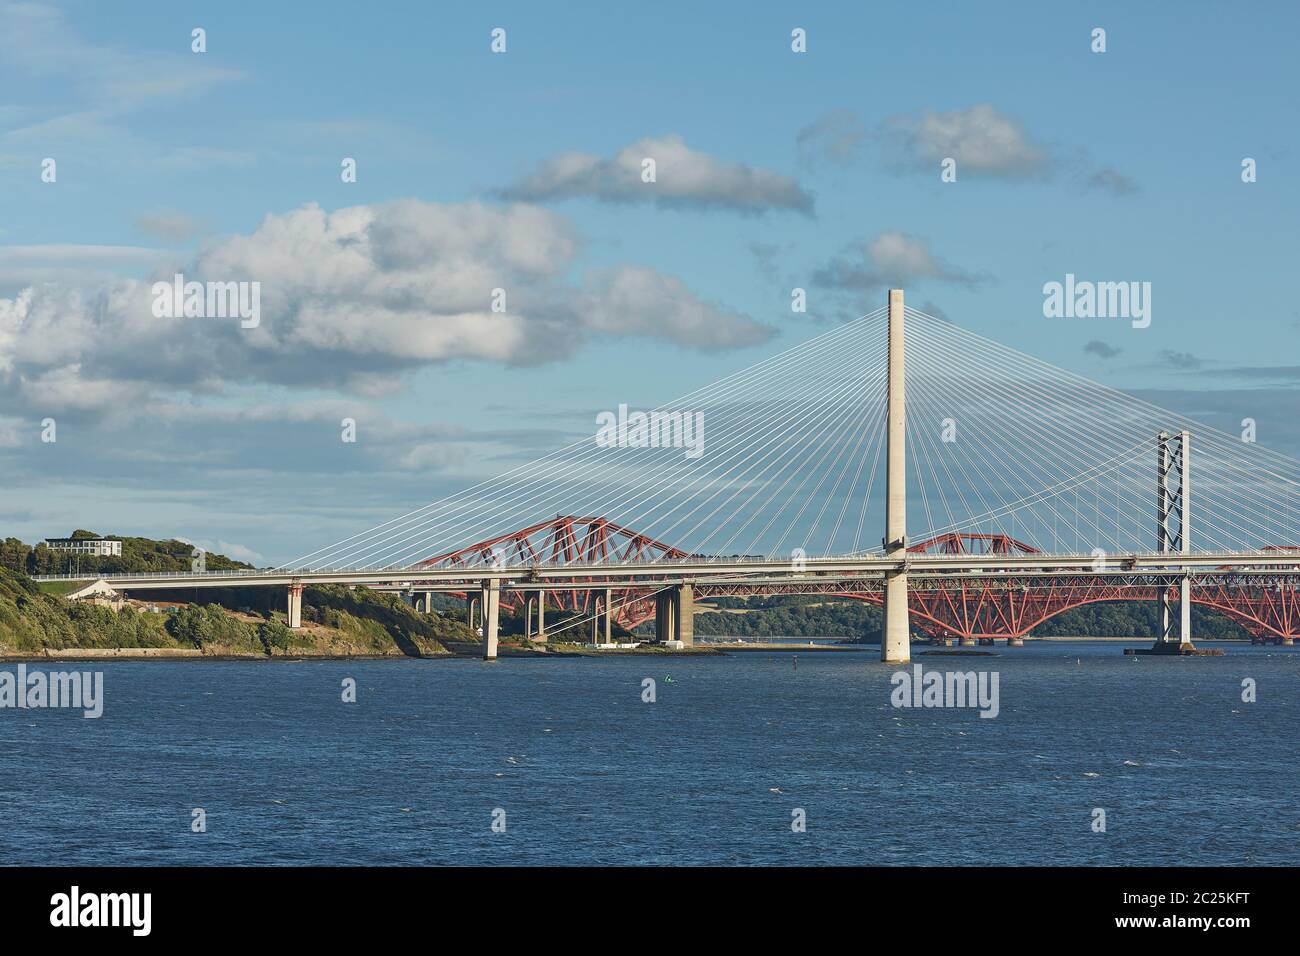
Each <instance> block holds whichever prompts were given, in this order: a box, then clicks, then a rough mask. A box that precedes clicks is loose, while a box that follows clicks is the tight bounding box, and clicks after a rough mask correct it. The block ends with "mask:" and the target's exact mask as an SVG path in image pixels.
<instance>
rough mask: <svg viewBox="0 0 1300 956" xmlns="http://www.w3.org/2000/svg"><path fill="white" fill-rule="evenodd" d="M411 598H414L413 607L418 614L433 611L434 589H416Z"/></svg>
mask: <svg viewBox="0 0 1300 956" xmlns="http://www.w3.org/2000/svg"><path fill="white" fill-rule="evenodd" d="M411 598H412V600H411V607H413V608H414V609H415V611H416V613H417V614H432V613H433V592H432V591H416V592H415V593H414V594H412V595H411Z"/></svg>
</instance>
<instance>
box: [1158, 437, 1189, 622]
mask: <svg viewBox="0 0 1300 956" xmlns="http://www.w3.org/2000/svg"><path fill="white" fill-rule="evenodd" d="M1191 498H1192V470H1191V432H1187V431H1183V432H1179V433H1178V435H1177V436H1171V435H1170V434H1169V433H1168V432H1161V433H1160V434H1159V436H1157V438H1156V522H1157V524H1156V535H1157V544H1158V548H1157V550H1158V551H1159V552H1160V553H1161V554H1174V553H1181V554H1187V553H1188V552H1190V551H1191V550H1192V547H1191V545H1192V541H1191V532H1192V526H1191ZM1185 571H1186V569H1184V572H1185ZM1178 584H1179V590H1178V633H1177V636H1176V637H1175V635H1174V608H1173V600H1172V598H1171V596H1170V589H1169V588H1168V587H1162V588H1161V589H1160V622H1159V624H1160V635H1159V637H1158V638H1157V641H1158V643H1160V644H1164V645H1169V644H1172V643H1175V642H1176V643H1177V644H1178V645H1179V646H1191V643H1192V578H1191V575H1190V574H1187V573H1184V574H1183V576H1182V577H1181V578H1180V579H1179V582H1178Z"/></svg>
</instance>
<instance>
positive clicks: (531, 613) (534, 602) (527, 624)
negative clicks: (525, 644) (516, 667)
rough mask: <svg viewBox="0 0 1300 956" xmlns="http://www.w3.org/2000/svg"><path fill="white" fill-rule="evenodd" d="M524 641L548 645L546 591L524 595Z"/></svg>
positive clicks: (530, 592) (529, 592)
mask: <svg viewBox="0 0 1300 956" xmlns="http://www.w3.org/2000/svg"><path fill="white" fill-rule="evenodd" d="M524 639H525V640H529V641H536V642H537V643H539V644H545V643H546V594H545V592H544V591H527V592H525V594H524Z"/></svg>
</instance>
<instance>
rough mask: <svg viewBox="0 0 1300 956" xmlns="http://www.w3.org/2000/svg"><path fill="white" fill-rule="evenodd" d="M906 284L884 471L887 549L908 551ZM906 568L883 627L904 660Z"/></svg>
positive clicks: (889, 647) (885, 642)
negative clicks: (905, 363)
mask: <svg viewBox="0 0 1300 956" xmlns="http://www.w3.org/2000/svg"><path fill="white" fill-rule="evenodd" d="M903 359H904V349H903V290H902V289H890V290H889V394H888V401H889V408H888V422H889V425H888V433H887V434H888V438H887V459H888V469H887V471H886V474H885V540H884V546H885V554H886V555H887V556H890V557H906V555H907V392H906V388H905V384H904V377H903ZM910 631H911V620H910V614H909V612H908V607H907V572H906V571H897V572H891V573H889V574H886V575H885V614H884V633H883V634H882V635H881V640H880V659H881V660H882V661H886V662H888V663H891V664H905V663H907V662H908V661H909V660H911V659H912V649H911V638H910Z"/></svg>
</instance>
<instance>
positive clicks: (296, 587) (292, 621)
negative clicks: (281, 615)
mask: <svg viewBox="0 0 1300 956" xmlns="http://www.w3.org/2000/svg"><path fill="white" fill-rule="evenodd" d="M288 617H289V626H290V627H293V628H298V627H302V585H301V584H291V585H289V608H288Z"/></svg>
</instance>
